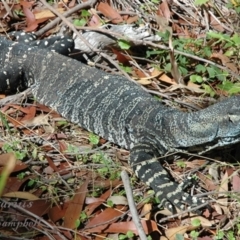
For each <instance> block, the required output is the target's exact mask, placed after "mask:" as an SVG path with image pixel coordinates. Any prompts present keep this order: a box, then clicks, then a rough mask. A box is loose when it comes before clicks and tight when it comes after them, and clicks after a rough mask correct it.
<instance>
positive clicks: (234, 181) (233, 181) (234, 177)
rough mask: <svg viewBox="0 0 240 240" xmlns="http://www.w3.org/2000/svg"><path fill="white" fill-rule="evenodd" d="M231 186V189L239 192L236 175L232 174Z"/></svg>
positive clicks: (239, 185)
mask: <svg viewBox="0 0 240 240" xmlns="http://www.w3.org/2000/svg"><path fill="white" fill-rule="evenodd" d="M236 174H237V173H236ZM232 188H233V191H238V192H240V177H239V176H238V175H235V174H234V175H233V177H232Z"/></svg>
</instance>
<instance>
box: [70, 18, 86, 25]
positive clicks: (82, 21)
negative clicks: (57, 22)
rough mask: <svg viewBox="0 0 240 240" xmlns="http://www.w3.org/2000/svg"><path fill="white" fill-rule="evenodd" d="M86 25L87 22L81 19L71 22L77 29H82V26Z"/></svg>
mask: <svg viewBox="0 0 240 240" xmlns="http://www.w3.org/2000/svg"><path fill="white" fill-rule="evenodd" d="M86 23H87V20H86V19H84V18H82V19H75V20H74V21H73V24H74V25H75V26H77V27H83V26H85V25H86Z"/></svg>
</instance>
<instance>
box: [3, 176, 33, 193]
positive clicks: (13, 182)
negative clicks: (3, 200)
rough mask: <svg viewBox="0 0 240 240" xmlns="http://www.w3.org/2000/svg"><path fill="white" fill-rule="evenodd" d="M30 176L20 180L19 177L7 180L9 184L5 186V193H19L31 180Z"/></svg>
mask: <svg viewBox="0 0 240 240" xmlns="http://www.w3.org/2000/svg"><path fill="white" fill-rule="evenodd" d="M30 178H31V177H30V176H27V177H25V178H23V179H19V178H17V177H10V178H8V180H7V184H6V186H5V189H4V193H8V192H15V191H18V190H19V189H20V187H21V186H22V185H23V184H24V183H25V182H26V181H28V180H29V179H30Z"/></svg>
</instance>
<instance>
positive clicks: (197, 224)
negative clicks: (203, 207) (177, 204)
mask: <svg viewBox="0 0 240 240" xmlns="http://www.w3.org/2000/svg"><path fill="white" fill-rule="evenodd" d="M192 225H193V226H194V227H199V226H200V225H201V221H200V220H199V219H198V218H195V219H194V220H193V221H192Z"/></svg>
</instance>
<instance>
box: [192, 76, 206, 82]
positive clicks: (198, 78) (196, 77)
mask: <svg viewBox="0 0 240 240" xmlns="http://www.w3.org/2000/svg"><path fill="white" fill-rule="evenodd" d="M190 81H191V82H194V83H195V82H197V83H202V82H203V78H202V77H201V76H199V75H191V76H190Z"/></svg>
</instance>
